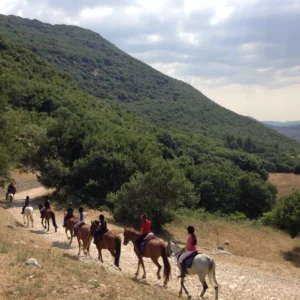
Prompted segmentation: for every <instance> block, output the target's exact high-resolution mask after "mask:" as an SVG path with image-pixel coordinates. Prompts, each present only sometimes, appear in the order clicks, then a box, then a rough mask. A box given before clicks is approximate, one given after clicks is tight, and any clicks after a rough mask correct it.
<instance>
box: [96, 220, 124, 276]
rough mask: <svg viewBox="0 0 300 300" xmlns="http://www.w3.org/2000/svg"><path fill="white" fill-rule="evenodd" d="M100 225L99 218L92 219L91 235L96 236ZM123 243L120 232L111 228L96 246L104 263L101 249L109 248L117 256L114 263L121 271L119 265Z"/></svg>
mask: <svg viewBox="0 0 300 300" xmlns="http://www.w3.org/2000/svg"><path fill="white" fill-rule="evenodd" d="M98 227H99V221H97V220H96V221H91V230H90V235H91V237H93V236H94V234H95V232H96V230H97V229H98ZM121 244H122V240H121V237H120V235H119V234H118V232H116V231H114V230H109V231H108V232H106V233H105V234H104V235H103V236H102V237H101V240H100V241H97V242H96V247H97V249H98V259H99V260H100V261H101V262H102V263H103V258H102V253H101V250H102V249H107V250H108V251H109V252H110V253H111V255H112V256H113V257H114V258H115V261H114V265H115V266H116V267H117V268H118V269H119V270H120V271H121V269H120V267H119V263H120V256H121Z"/></svg>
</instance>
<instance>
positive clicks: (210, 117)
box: [0, 15, 300, 165]
mask: <svg viewBox="0 0 300 300" xmlns="http://www.w3.org/2000/svg"><path fill="white" fill-rule="evenodd" d="M0 30H1V32H2V33H3V34H5V35H6V36H7V37H9V38H10V39H12V40H13V41H15V42H18V43H21V44H22V45H24V46H25V47H27V48H28V49H30V50H32V51H33V52H34V53H36V54H38V55H39V56H41V57H42V58H44V59H46V60H47V61H48V62H50V63H52V64H55V65H56V66H57V67H58V68H60V70H62V71H65V72H68V73H70V74H71V75H72V77H73V78H74V79H75V80H76V81H77V83H78V84H79V85H80V86H81V88H83V89H85V90H87V91H88V92H90V93H91V94H93V95H94V96H96V97H98V98H101V99H105V100H106V101H109V102H111V103H120V104H123V105H126V108H127V109H128V110H130V111H132V112H134V113H137V114H138V115H140V116H142V117H143V118H147V119H148V120H149V121H151V122H152V123H154V124H157V125H159V126H163V127H164V128H175V129H178V130H180V131H185V132H192V133H202V134H204V135H206V136H210V137H212V138H218V139H220V140H221V141H222V143H223V142H224V141H226V142H225V145H226V146H228V147H230V148H233V149H242V150H245V151H247V152H254V153H258V154H259V155H260V157H262V156H264V157H265V158H266V159H268V157H269V153H273V152H274V151H275V152H276V153H278V151H280V150H281V151H282V152H284V153H285V154H290V153H291V152H292V153H295V152H296V153H299V150H300V145H299V143H297V142H296V141H294V140H292V139H289V138H287V137H285V136H283V135H281V134H279V133H277V132H275V131H273V130H271V129H269V128H267V127H265V126H263V125H261V124H260V123H259V122H255V121H253V120H250V119H249V118H246V117H242V116H240V115H237V114H235V113H233V112H231V111H229V110H227V109H225V108H223V107H221V106H219V105H217V104H216V103H214V102H212V101H211V100H210V99H208V98H207V97H206V96H204V95H203V94H202V93H200V92H199V91H198V90H196V89H194V88H192V87H191V86H189V85H188V84H186V83H184V82H181V81H178V80H175V79H172V78H170V77H168V76H166V75H163V74H162V73H160V72H158V71H156V70H154V69H153V68H151V67H149V66H147V65H146V64H144V63H142V62H140V61H138V60H137V59H134V58H133V57H131V56H129V55H127V54H126V53H124V52H123V51H121V50H119V49H118V48H117V47H115V46H114V45H112V44H111V43H110V42H108V41H107V40H105V39H103V38H102V37H101V36H100V35H99V34H97V33H94V32H92V31H90V30H86V29H83V28H79V27H76V26H66V25H55V26H52V25H49V24H45V23H42V22H39V21H37V20H33V21H32V20H28V19H22V18H20V17H15V16H3V15H0ZM247 138H250V139H251V140H250V142H249V139H248V140H247ZM226 139H227V140H226ZM245 144H247V145H245ZM274 149H275V150H274ZM266 153H267V154H266ZM273 163H275V164H277V165H278V164H279V163H278V161H275V160H273ZM292 164H293V163H292Z"/></svg>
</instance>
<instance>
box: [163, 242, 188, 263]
mask: <svg viewBox="0 0 300 300" xmlns="http://www.w3.org/2000/svg"><path fill="white" fill-rule="evenodd" d="M170 244H171V240H170V241H169V243H168V247H167V249H168V252H169V253H170V256H171V253H172V252H173V251H172V250H171V246H170ZM174 244H175V245H176V243H174ZM183 251H184V248H182V249H180V250H179V251H178V252H176V253H174V254H173V256H174V257H176V258H177V261H178V259H179V257H180V254H182V253H183Z"/></svg>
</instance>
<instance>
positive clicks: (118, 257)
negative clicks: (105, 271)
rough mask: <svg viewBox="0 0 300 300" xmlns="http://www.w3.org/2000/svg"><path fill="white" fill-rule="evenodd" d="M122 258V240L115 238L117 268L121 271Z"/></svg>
mask: <svg viewBox="0 0 300 300" xmlns="http://www.w3.org/2000/svg"><path fill="white" fill-rule="evenodd" d="M120 256H121V239H120V237H119V236H116V237H115V266H117V267H118V268H119V269H120V267H119V263H120Z"/></svg>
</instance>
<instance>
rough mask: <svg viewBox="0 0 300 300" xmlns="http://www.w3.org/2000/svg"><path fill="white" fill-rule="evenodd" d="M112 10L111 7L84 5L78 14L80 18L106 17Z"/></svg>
mask: <svg viewBox="0 0 300 300" xmlns="http://www.w3.org/2000/svg"><path fill="white" fill-rule="evenodd" d="M113 11H114V10H113V8H112V7H94V8H88V7H86V8H84V9H83V10H82V11H81V12H80V13H79V15H80V18H81V19H82V20H92V19H98V18H105V17H108V16H110V15H112V13H113Z"/></svg>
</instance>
